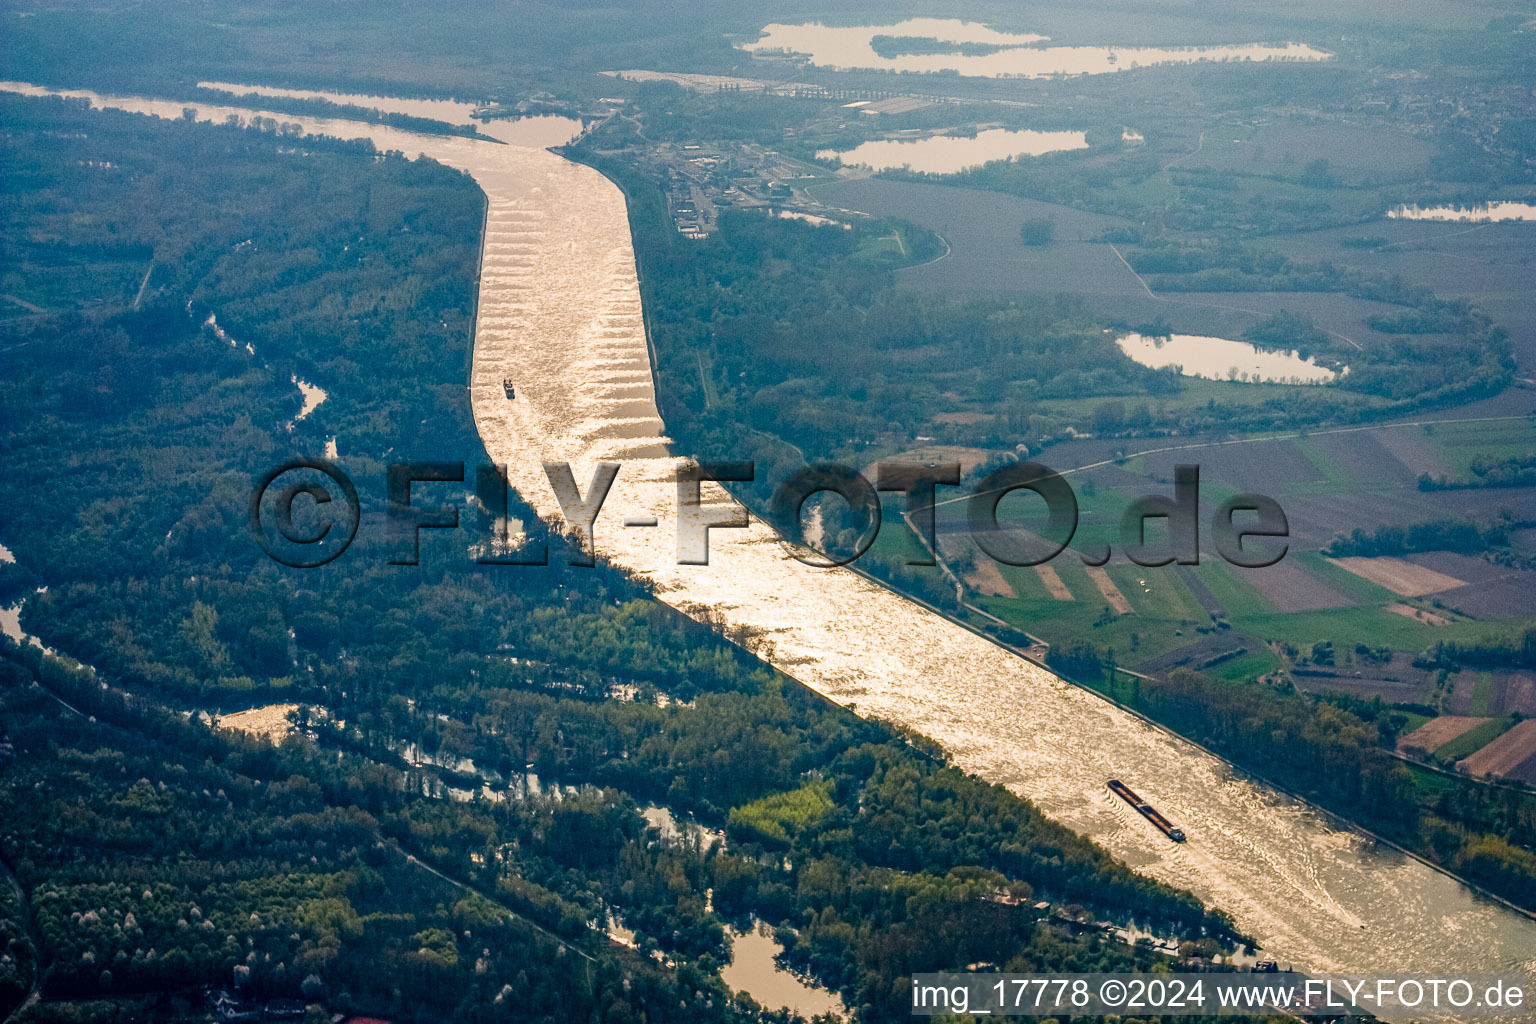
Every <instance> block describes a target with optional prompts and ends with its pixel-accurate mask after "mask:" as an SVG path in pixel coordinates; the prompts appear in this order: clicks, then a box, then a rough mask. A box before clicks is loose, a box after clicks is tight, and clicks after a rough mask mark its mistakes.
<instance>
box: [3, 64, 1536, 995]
mask: <svg viewBox="0 0 1536 1024" xmlns="http://www.w3.org/2000/svg"><path fill="white" fill-rule="evenodd" d="M0 89H6V90H9V91H13V92H27V93H30V94H33V95H41V94H44V92H45V90H41V89H36V88H34V87H30V86H22V85H17V84H15V83H9V84H6V83H0ZM67 95H75V96H85V97H87V98H89V99H90V100H91V101H92V102H93V103H94V104H97V105H101V106H111V107H116V108H120V109H125V110H135V111H139V112H141V113H146V114H154V115H157V116H161V117H167V118H176V117H180V116H181V113H182V108H183V104H182V103H179V102H168V101H159V100H146V99H137V98H124V97H112V98H105V97H101V96H97V95H95V94H90V93H82V92H78V91H77V92H71V93H67ZM195 106H197V108H198V115H199V117H200V118H201V119H203V120H223V119H224V118H225V117H226V116H227V115H228V114H230V113H236V114H239V115H241V116H249V115H251V114H252V113H262V114H264V115H265V116H270V117H275V118H277V119H278V120H282V121H287V122H297V123H300V124H301V125H303V127H304V129H305V130H307V131H311V132H321V133H324V134H328V135H335V136H341V137H344V138H368V139H371V140H373V142H374V143H375V145H376V146H378V147H379V148H380V149H397V150H402V151H404V152H406V153H408V154H415V153H422V154H426V155H428V156H430V157H433V158H434V159H437V160H440V161H442V162H443V163H444V164H447V165H449V166H452V167H457V168H462V169H463V170H465V171H467V172H469V173H470V174H471V175H473V177H474V178H475V180H476V181H477V182H478V183H479V184H480V186H481V188H482V189H483V190H484V191H485V194H486V196H487V197H488V199H489V215H488V220H487V227H486V233H485V238H484V250H485V258H484V268H483V272H482V276H481V281H480V308H479V322H478V324H477V328H476V333H475V339H474V341H475V347H474V367H473V371H472V374H473V377H472V381H471V394H472V398H473V405H474V413H475V418H476V421H477V423H478V426H479V430H480V434H481V437H482V438H483V439H484V442H485V445H486V447H487V449H488V451H489V453H490V455H491V457H492V458H493V459H494V460H495V461H497V462H499V463H505V464H507V465H508V467H509V471H510V474H511V477H512V483H513V486H514V487H516V488H517V490H518V491H519V492H520V493H521V494H522V495H523V496H524V497H525V499H526V500H527V501H529V502H530V503H531V504H532V505H533V506H534V507H535V508H536V509H537V510H538V511H539V512H540V514H545V515H552V514H556V513H557V512H558V505H557V503H556V501H555V497H554V494H553V493H552V491H551V489H550V486H549V484H548V482H547V480H546V478H545V476H544V474H543V472H542V470H541V463H542V462H544V461H566V462H569V463H571V464H572V467H573V470H574V472H575V474H576V478H577V480H578V481H580V482H581V483H582V486H583V488H585V486H586V481H587V480H589V479H590V475H591V472H592V468H593V465H594V463H596V462H597V461H599V460H618V461H621V462H622V463H623V468H622V470H621V471H620V473H619V476H618V480H617V482H616V483H615V484H614V487H613V490H612V492H611V494H610V496H609V498H608V500H607V502H606V504H605V505H604V511H603V514H602V516H601V518H600V519H599V521H598V528H597V531H596V533H597V537H596V543H597V547H598V549H599V550H600V551H601V552H602V553H604V554H606V555H607V556H608V557H610V558H611V559H612V560H613V561H614V562H616V563H617V564H619V565H622V566H625V567H628V568H630V569H633V570H635V571H636V572H638V573H640V574H642V575H643V576H645V577H646V578H647V579H649V580H650V581H651V582H652V583H653V584H654V585H655V587H656V589H657V591H658V593H659V595H660V597H661V598H662V599H663V600H664V601H667V602H669V603H671V604H673V605H675V606H677V607H679V608H682V609H684V610H685V611H701V610H704V609H711V610H713V611H715V612H717V613H719V614H721V615H723V616H724V618H725V619H726V620H727V621H728V622H730V623H733V624H741V625H745V626H749V627H753V628H755V629H757V630H761V631H762V633H763V635H764V636H765V637H766V638H767V639H768V640H769V641H770V642H771V647H770V648H765V653H766V654H767V656H768V657H769V659H770V660H771V661H772V662H773V664H775V665H776V666H778V667H779V668H781V669H783V670H784V671H786V672H788V673H790V674H792V675H794V676H795V677H796V678H798V679H800V680H801V681H803V682H804V683H806V684H807V685H809V686H811V687H813V688H814V689H816V690H818V691H820V692H822V693H824V694H826V695H827V696H829V697H830V698H831V699H833V700H836V701H838V702H840V703H843V704H846V705H849V706H852V707H855V708H856V710H857V711H858V712H859V713H860V714H864V715H875V716H879V717H882V718H887V719H890V720H893V721H896V722H901V723H904V724H906V725H909V726H912V727H914V728H916V729H918V730H921V731H922V732H923V733H925V734H927V735H929V736H931V737H933V738H934V739H936V740H938V741H939V742H940V743H942V744H943V746H944V747H945V749H946V750H947V751H948V752H949V753H950V755H951V756H952V757H953V759H954V761H955V762H956V763H957V764H958V765H960V766H961V767H963V768H965V769H967V770H970V771H973V772H976V773H977V774H979V775H981V776H983V777H985V778H987V779H990V780H993V781H995V782H998V783H1002V784H1004V785H1007V786H1008V787H1010V788H1011V789H1013V790H1014V791H1015V792H1017V793H1019V794H1020V795H1022V796H1025V797H1027V798H1029V799H1030V800H1032V801H1033V802H1034V803H1035V804H1037V805H1038V806H1039V807H1040V808H1041V809H1042V810H1043V811H1044V812H1045V813H1046V814H1048V815H1050V816H1051V817H1053V818H1054V819H1056V820H1057V821H1060V822H1061V823H1063V824H1064V825H1066V826H1068V827H1070V828H1072V829H1073V830H1075V831H1077V832H1080V833H1082V834H1084V835H1087V836H1090V837H1092V838H1093V839H1094V840H1096V841H1097V842H1099V843H1101V844H1103V845H1104V846H1105V847H1107V848H1108V849H1110V850H1111V851H1113V852H1114V853H1115V854H1116V855H1117V856H1119V857H1121V858H1123V859H1124V860H1125V861H1126V862H1127V863H1129V864H1130V865H1132V866H1133V867H1135V868H1136V869H1137V870H1139V871H1142V872H1144V873H1146V874H1148V875H1150V876H1152V877H1154V878H1157V879H1159V880H1161V881H1164V882H1167V883H1169V884H1172V885H1176V886H1181V887H1185V888H1188V889H1190V890H1191V891H1193V892H1194V893H1196V894H1197V895H1199V896H1200V897H1201V898H1202V899H1204V900H1207V901H1209V902H1210V903H1212V904H1214V905H1216V906H1218V907H1221V908H1222V909H1224V910H1226V911H1227V912H1229V913H1230V914H1232V915H1233V917H1234V918H1235V919H1236V921H1237V923H1238V925H1239V927H1240V928H1241V929H1243V930H1244V931H1245V932H1247V933H1249V934H1251V935H1253V936H1254V937H1255V938H1257V939H1258V941H1259V942H1260V943H1261V944H1262V945H1263V947H1264V948H1265V949H1266V950H1268V951H1269V952H1271V953H1272V954H1274V955H1276V956H1278V957H1279V958H1280V959H1281V960H1282V962H1284V963H1287V964H1291V963H1294V964H1296V965H1298V966H1302V967H1306V968H1311V969H1314V970H1330V969H1331V970H1351V971H1370V970H1382V971H1411V972H1417V973H1425V972H1432V971H1437V970H1462V971H1470V970H1482V971H1491V970H1509V969H1516V970H1536V921H1533V920H1531V919H1530V918H1527V917H1525V916H1523V915H1521V914H1518V913H1516V912H1513V911H1511V910H1509V909H1507V908H1505V907H1503V906H1501V905H1499V904H1497V903H1494V902H1492V901H1490V900H1487V899H1482V898H1478V897H1477V896H1475V895H1474V894H1473V893H1472V892H1471V891H1470V890H1468V889H1467V888H1466V887H1465V886H1463V885H1461V884H1460V883H1458V882H1456V881H1455V880H1453V879H1451V878H1449V877H1447V876H1445V875H1443V874H1441V873H1439V872H1437V871H1434V870H1432V869H1431V868H1429V867H1427V866H1425V865H1423V864H1421V863H1419V862H1418V861H1416V860H1414V859H1413V858H1411V857H1408V856H1405V855H1403V854H1401V853H1398V852H1397V851H1395V850H1393V849H1391V848H1389V847H1384V846H1382V845H1380V844H1378V843H1376V842H1373V841H1372V840H1370V839H1368V838H1366V837H1364V836H1362V835H1360V834H1359V833H1357V832H1354V831H1352V830H1350V829H1348V828H1346V827H1342V826H1341V825H1340V824H1339V823H1338V822H1337V821H1335V820H1334V819H1332V818H1330V817H1328V816H1327V815H1325V814H1323V813H1322V812H1320V811H1319V810H1317V809H1316V808H1314V807H1312V806H1311V805H1309V804H1306V803H1303V802H1301V801H1299V800H1296V799H1293V798H1291V797H1289V796H1286V795H1285V794H1283V793H1280V792H1278V791H1276V790H1275V789H1273V788H1271V787H1269V786H1266V785H1263V784H1261V783H1258V782H1255V781H1253V780H1251V779H1249V778H1246V777H1244V776H1242V775H1240V774H1238V773H1236V772H1234V771H1233V770H1232V769H1231V768H1230V767H1228V766H1227V765H1226V763H1225V762H1223V761H1221V760H1219V759H1217V758H1215V757H1213V756H1211V755H1209V754H1206V753H1204V752H1203V751H1201V750H1200V749H1199V748H1198V747H1196V746H1194V745H1193V744H1191V743H1189V742H1187V741H1185V740H1182V739H1180V738H1178V737H1176V736H1172V735H1170V734H1168V733H1166V732H1164V731H1162V730H1160V729H1158V728H1155V727H1153V726H1151V725H1149V724H1147V723H1145V722H1142V721H1141V720H1139V719H1137V718H1136V717H1134V716H1132V715H1130V714H1127V713H1126V712H1123V711H1121V710H1119V709H1117V708H1116V707H1114V706H1112V705H1110V704H1108V703H1106V702H1104V701H1102V700H1100V699H1099V698H1097V697H1095V696H1093V695H1091V694H1089V693H1087V692H1086V691H1084V690H1082V689H1079V688H1078V687H1075V686H1072V685H1070V684H1068V683H1066V682H1063V681H1062V680H1060V679H1058V678H1056V677H1055V676H1053V675H1051V674H1050V673H1049V672H1047V671H1045V670H1044V669H1042V668H1039V667H1038V666H1036V665H1034V664H1032V663H1030V662H1027V661H1024V660H1022V659H1020V658H1018V657H1015V656H1014V655H1012V654H1009V653H1007V652H1005V651H1003V650H1001V649H999V648H997V647H995V646H993V645H992V644H990V643H988V642H987V641H985V640H983V639H981V638H980V637H978V636H976V635H974V634H972V633H970V632H968V631H967V630H964V629H962V628H960V627H959V626H956V625H953V624H951V623H950V622H948V621H947V620H945V619H943V618H941V617H939V616H936V615H933V614H931V613H929V612H927V611H925V610H923V609H921V608H919V607H918V606H916V605H914V604H912V603H910V602H908V601H906V600H904V599H903V598H901V597H899V596H897V595H895V594H893V593H891V592H889V591H887V590H885V589H883V588H881V587H878V586H876V585H874V584H872V583H869V582H867V581H866V580H864V579H862V578H861V577H859V576H857V575H855V574H854V573H852V572H850V571H847V570H842V569H833V570H818V569H812V568H809V567H807V566H804V565H802V564H801V563H800V562H798V561H795V560H794V559H792V558H790V557H789V556H788V555H787V554H786V553H785V552H784V550H783V549H782V548H781V546H780V545H779V543H778V542H777V540H776V539H775V536H774V534H773V533H772V532H771V531H770V530H769V529H768V528H767V527H766V526H764V525H762V524H761V523H757V522H754V523H753V525H752V526H751V527H750V528H749V529H745V530H714V531H712V533H711V537H710V564H709V565H708V566H681V565H678V564H677V557H676V555H677V551H676V529H675V528H676V522H677V518H678V517H677V515H676V514H675V513H674V507H675V504H676V501H677V489H676V485H675V478H674V467H675V465H676V460H675V459H674V458H672V457H671V456H670V454H669V442H668V440H667V438H666V437H665V435H664V433H663V429H662V423H661V420H660V418H659V416H658V415H657V411H656V397H655V392H654V389H653V385H652V378H651V366H650V361H649V358H648V354H647V347H646V338H645V330H644V325H643V322H642V319H641V308H640V293H639V288H638V284H637V281H636V276H635V258H634V252H633V249H632V247H631V242H630V235H629V225H628V220H627V217H626V211H625V204H624V198H623V195H622V194H621V193H620V191H619V190H618V188H617V187H616V186H615V185H613V184H612V183H611V182H609V181H608V180H607V179H606V178H604V177H603V176H602V175H600V174H599V173H597V172H596V171H594V170H592V169H591V168H588V167H585V166H583V165H580V164H576V163H572V162H570V161H568V160H565V159H563V158H561V157H560V156H558V155H556V154H554V153H550V152H546V151H545V150H542V149H538V148H534V147H533V146H530V145H520V144H518V143H519V142H521V141H523V138H522V136H520V134H519V132H520V128H519V125H518V124H517V123H516V122H500V123H498V122H492V124H491V125H490V126H488V127H487V128H486V129H485V130H486V131H488V132H489V133H491V134H493V135H496V136H497V137H498V138H501V139H504V140H505V141H507V142H508V143H510V144H508V145H500V144H497V143H495V142H489V141H485V140H474V139H461V138H440V137H433V136H425V135H415V134H411V133H407V132H403V131H399V130H396V129H392V128H388V127H384V126H380V125H372V124H360V123H352V122H345V121H332V120H327V119H319V118H307V117H294V116H291V115H283V114H273V113H270V112H262V111H251V110H237V109H234V108H225V107H210V106H207V105H205V104H195ZM568 127H569V128H570V129H571V130H572V131H574V130H575V128H576V126H575V124H574V122H573V123H571V124H570V125H569V126H568ZM539 144H545V143H543V142H542V140H541V141H540V143H539ZM503 379H511V380H513V381H515V382H516V384H517V398H516V400H515V401H508V400H507V399H506V398H505V396H504V394H503V390H502V380H503ZM643 515H650V516H654V517H656V519H657V520H658V522H659V524H660V525H658V526H655V527H649V528H643V527H635V528H626V527H623V526H621V525H620V523H621V522H622V520H623V519H624V517H626V516H643ZM507 571H508V572H516V571H517V570H516V569H515V568H509V569H508V570H507ZM7 625H8V624H7ZM1112 777H1119V778H1121V779H1124V780H1126V781H1127V782H1128V783H1129V784H1131V785H1132V786H1133V788H1135V789H1136V790H1137V791H1138V792H1140V793H1141V794H1142V795H1143V796H1145V797H1146V799H1148V800H1149V801H1150V802H1152V803H1153V804H1155V805H1156V806H1157V807H1158V808H1159V809H1160V810H1161V811H1163V813H1164V814H1166V815H1167V816H1168V817H1169V818H1170V819H1172V820H1173V821H1174V822H1175V823H1176V824H1178V825H1180V826H1181V827H1182V828H1183V829H1184V831H1185V832H1186V833H1188V836H1189V841H1188V842H1187V843H1183V844H1177V845H1176V844H1174V843H1171V842H1169V841H1167V840H1166V839H1165V838H1164V837H1163V836H1162V834H1161V833H1159V832H1157V831H1155V830H1154V829H1153V827H1152V826H1151V825H1150V824H1148V823H1147V822H1146V821H1145V820H1143V819H1142V818H1141V817H1140V816H1139V815H1137V814H1135V813H1134V812H1133V811H1132V810H1131V809H1129V808H1128V807H1126V806H1125V805H1124V803H1123V802H1122V801H1120V800H1117V799H1115V798H1113V797H1112V796H1111V795H1110V793H1109V792H1108V790H1106V788H1105V781H1106V780H1107V779H1109V778H1112Z"/></svg>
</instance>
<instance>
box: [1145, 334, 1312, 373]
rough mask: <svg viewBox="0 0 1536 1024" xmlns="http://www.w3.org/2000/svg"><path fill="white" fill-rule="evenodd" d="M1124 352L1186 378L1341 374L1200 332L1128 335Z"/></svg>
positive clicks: (1296, 357) (1292, 355) (1293, 354)
mask: <svg viewBox="0 0 1536 1024" xmlns="http://www.w3.org/2000/svg"><path fill="white" fill-rule="evenodd" d="M1115 343H1116V344H1117V345H1119V346H1120V351H1122V352H1124V353H1125V354H1126V355H1128V356H1130V357H1131V358H1132V359H1134V360H1136V361H1137V362H1138V363H1140V364H1141V365H1142V366H1150V367H1152V368H1153V369H1157V370H1160V369H1162V368H1164V367H1168V366H1176V367H1178V368H1179V372H1180V373H1181V374H1183V375H1184V376H1186V377H1204V378H1206V379H1207V380H1241V381H1253V382H1266V383H1278V384H1322V383H1325V382H1327V381H1330V380H1333V378H1334V377H1336V376H1337V374H1335V373H1334V372H1333V371H1332V370H1330V369H1328V367H1326V366H1318V365H1317V364H1316V363H1314V362H1313V361H1312V360H1310V359H1303V358H1301V356H1300V355H1298V354H1297V353H1296V352H1294V351H1291V352H1281V351H1276V350H1274V349H1267V348H1259V347H1258V346H1257V345H1251V344H1249V343H1248V342H1246V341H1230V340H1228V339H1226V338H1211V337H1206V336H1204V335H1199V334H1171V335H1168V336H1167V337H1161V338H1160V337H1151V336H1148V335H1143V334H1134V333H1133V334H1126V335H1122V336H1121V337H1120V338H1118V339H1116V342H1115Z"/></svg>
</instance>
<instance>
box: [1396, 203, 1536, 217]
mask: <svg viewBox="0 0 1536 1024" xmlns="http://www.w3.org/2000/svg"><path fill="white" fill-rule="evenodd" d="M1387 216H1388V217H1392V218H1395V219H1398V220H1461V221H1471V222H1476V221H1511V220H1536V203H1507V202H1500V203H1484V204H1483V205H1481V206H1399V207H1398V208H1397V209H1395V210H1390V211H1388V213H1387Z"/></svg>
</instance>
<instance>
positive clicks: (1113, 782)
mask: <svg viewBox="0 0 1536 1024" xmlns="http://www.w3.org/2000/svg"><path fill="white" fill-rule="evenodd" d="M1109 791H1110V792H1111V793H1113V794H1115V796H1118V797H1119V798H1120V799H1122V800H1124V801H1125V802H1126V803H1128V804H1130V805H1131V806H1132V807H1134V808H1136V813H1137V814H1139V815H1141V816H1142V817H1143V818H1146V819H1147V820H1148V821H1150V822H1151V823H1152V824H1153V825H1155V826H1156V827H1157V830H1158V831H1159V832H1161V833H1162V834H1163V835H1165V836H1167V837H1168V838H1169V839H1172V840H1173V841H1174V842H1176V843H1182V842H1183V841H1184V830H1183V829H1181V828H1177V827H1175V826H1174V824H1173V822H1171V821H1169V820H1168V819H1167V818H1165V817H1163V816H1162V815H1161V814H1159V813H1158V811H1157V808H1155V807H1153V806H1152V805H1151V804H1149V803H1147V802H1146V801H1145V800H1143V799H1142V798H1141V797H1139V796H1137V795H1136V793H1135V792H1134V791H1133V790H1132V789H1131V787H1130V786H1127V785H1126V784H1125V783H1123V782H1121V781H1120V780H1119V779H1110V780H1109Z"/></svg>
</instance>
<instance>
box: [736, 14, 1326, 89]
mask: <svg viewBox="0 0 1536 1024" xmlns="http://www.w3.org/2000/svg"><path fill="white" fill-rule="evenodd" d="M881 36H885V37H894V38H897V39H910V40H918V41H920V42H918V43H909V44H907V45H908V46H909V47H910V49H908V50H905V51H903V50H902V49H901V48H900V47H895V48H891V47H890V44H889V41H882V43H883V45H882V46H881V49H883V50H885V52H886V53H888V54H890V56H881V54H880V53H879V52H877V51H876V49H875V40H876V38H877V37H881ZM1047 38H1048V37H1046V36H1041V35H1035V34H1033V33H1024V32H1000V31H997V30H995V29H992V28H989V27H987V26H986V25H982V24H979V23H977V22H974V21H960V20H958V19H954V18H908V19H907V20H905V21H900V22H895V23H892V24H885V25H862V26H855V27H849V26H834V25H822V24H820V23H817V22H812V23H809V24H802V25H780V24H774V25H768V26H766V27H764V29H763V32H762V38H760V39H758V40H757V41H756V42H754V43H744V44H741V48H742V49H743V50H746V51H748V52H749V53H752V54H754V55H760V56H769V55H778V54H786V53H794V54H803V55H805V56H807V57H808V58H809V60H810V63H811V64H813V65H815V66H817V67H824V68H831V69H835V70H843V71H847V70H854V69H859V70H872V71H908V72H918V73H930V74H936V73H940V72H948V73H952V74H960V75H966V76H970V77H976V78H1046V77H1049V76H1051V75H1098V74H1106V73H1109V72H1113V71H1128V70H1130V69H1131V68H1136V67H1145V66H1148V65H1154V64H1194V63H1197V62H1200V61H1272V60H1283V61H1319V60H1330V59H1331V58H1332V56H1333V55H1332V54H1329V53H1326V52H1324V51H1322V50H1316V49H1313V48H1312V47H1310V46H1307V45H1305V44H1303V43H1282V44H1279V45H1270V44H1265V43H1240V44H1233V45H1225V46H1040V45H1037V44H1039V43H1042V42H1045V41H1046V40H1047ZM944 44H951V45H950V46H945V45H944ZM944 49H950V52H947V53H946V52H937V51H942V50H944ZM914 50H921V51H922V52H913V51H914Z"/></svg>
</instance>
